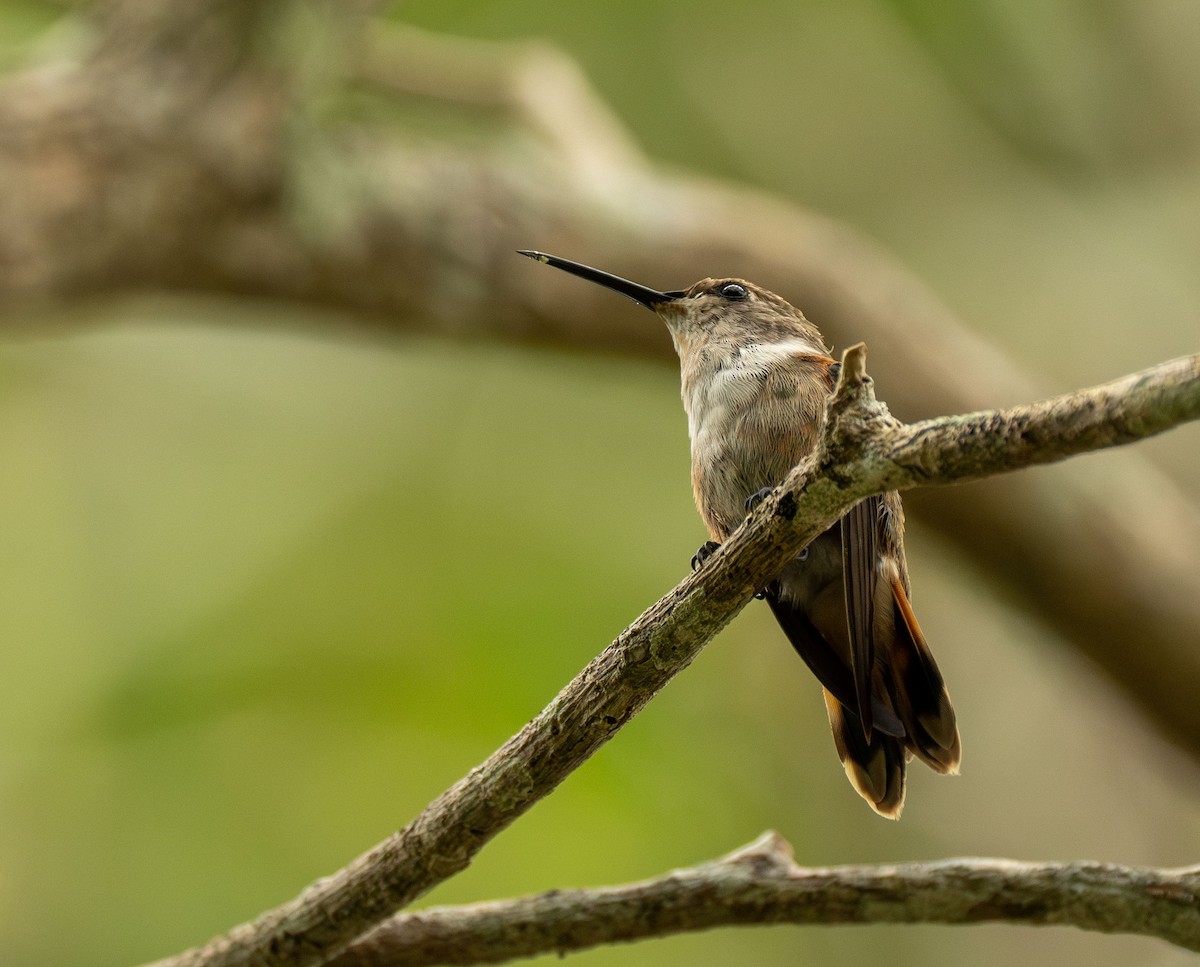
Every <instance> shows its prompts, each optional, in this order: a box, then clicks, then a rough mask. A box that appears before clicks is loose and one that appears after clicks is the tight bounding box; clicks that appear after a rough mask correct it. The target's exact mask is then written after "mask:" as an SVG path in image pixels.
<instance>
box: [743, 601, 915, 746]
mask: <svg viewBox="0 0 1200 967" xmlns="http://www.w3.org/2000/svg"><path fill="white" fill-rule="evenodd" d="M765 597H766V600H767V604H769V605H770V606H771V612H772V613H773V614H774V615H775V620H776V621H778V622H779V627H780V628H782V629H783V633H784V634H785V635H787V639H788V641H790V642H791V644H792V647H793V648H795V649H796V653H797V654H798V655H799V656H800V657H801V658H803V659H804V664H806V665H807V666H808V668H809V671H811V672H812V673H813V674H814V675H815V676H816V678H817V681H819V682H820V683H821V684H822V685H823V686H824V687H825V690H826V691H828V692H830V693H831V694H832V695H833V697H834V698H836V699H837V700H838V701H839V702H840V703H841V704H842V705H844V706H845V707H846V709H847V711H849V712H851V714H852V715H853V716H854V717H855V718H857V717H858V716H857V711H856V710H857V708H858V701H857V697H856V694H855V690H854V678H853V676H852V675H851V672H850V667H849V666H848V665H847V664H846V661H845V659H844V658H842V657H841V656H840V655H839V654H838V653H837V651H836V650H835V649H834V647H833V646H832V645H831V644H830V643H829V642H828V641H826V640H825V638H824V636H823V635H822V634H821V632H819V631H818V630H817V629H816V626H815V625H813V623H812V621H811V620H810V619H809V617H808V615H806V614H805V613H804V611H803V610H801V609H800V608H798V607H796V606H795V605H794V604H792V603H791V602H790V601H786V600H784V599H782V598H781V597H780V595H779V590H778V582H773V583H772V585H771V586H770V587H769V588H767V593H766V595H765ZM868 694H869V695H870V699H869V708H870V710H871V720H872V722H873V725H874V730H875V731H879V732H883V733H884V734H885V735H890V736H893V737H895V738H904V735H905V732H904V725H903V724H902V723H901V722H900V719H898V718H897V717H896V713H895V712H893V711H892V710H891V709H890V708H888V707H887V706H886V705H885V704H884V703H883V702H882V701H880V699H879V698H878V697H877V696H876V695H873V694H871V693H870V692H868ZM860 731H861V729H860Z"/></svg>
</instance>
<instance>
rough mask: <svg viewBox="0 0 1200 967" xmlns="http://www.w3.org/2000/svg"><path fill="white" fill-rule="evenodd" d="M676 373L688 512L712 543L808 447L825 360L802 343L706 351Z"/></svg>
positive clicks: (820, 402)
mask: <svg viewBox="0 0 1200 967" xmlns="http://www.w3.org/2000/svg"><path fill="white" fill-rule="evenodd" d="M688 357H689V358H687V359H686V360H685V361H684V363H683V367H682V373H683V393H682V395H683V406H684V409H685V410H686V411H687V417H688V433H689V435H690V437H691V443H692V484H693V488H694V491H695V496H696V505H697V507H698V508H699V509H700V514H701V516H702V517H703V518H704V521H705V523H706V524H707V526H708V529H709V532H710V533H711V534H712V535H713V537H714V538H715V539H716V540H724V539H725V538H726V537H727V536H728V535H729V533H730V532H731V531H733V529H734V528H736V527H737V525H738V524H739V523H740V522H741V521H742V519H743V518H744V517H745V515H746V507H745V504H746V498H747V497H749V496H751V495H752V494H755V493H758V492H759V491H760V490H762V489H763V488H764V487H773V486H775V485H776V484H778V483H779V482H780V481H781V480H782V479H783V478H784V477H785V476H786V475H787V473H788V471H789V470H791V468H792V467H794V466H795V465H796V464H797V463H799V462H800V461H801V460H802V459H803V458H804V457H805V456H807V455H808V454H809V453H811V452H812V450H813V447H814V446H815V445H816V440H817V429H818V425H819V420H820V418H821V413H822V411H823V408H824V403H825V398H826V397H827V396H828V395H829V392H830V380H829V376H828V371H829V366H830V364H832V363H833V360H832V359H831V358H830V357H829V356H828V355H827V354H826V352H825V350H824V347H818V346H817V345H815V344H813V343H811V342H809V341H808V340H804V339H786V340H783V341H780V342H761V343H755V342H752V343H742V344H740V345H736V344H735V345H727V346H715V345H711V344H710V345H708V346H705V347H703V348H701V349H699V350H697V351H696V352H693V353H689V354H688Z"/></svg>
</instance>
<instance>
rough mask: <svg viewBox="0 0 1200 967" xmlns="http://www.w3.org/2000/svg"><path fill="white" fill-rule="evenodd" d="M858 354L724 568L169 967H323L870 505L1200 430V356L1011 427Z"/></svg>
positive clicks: (1047, 406) (549, 786) (688, 581)
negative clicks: (383, 831) (347, 855)
mask: <svg viewBox="0 0 1200 967" xmlns="http://www.w3.org/2000/svg"><path fill="white" fill-rule="evenodd" d="M865 358H866V353H865V348H864V347H862V346H861V345H859V346H855V347H852V348H851V349H850V350H847V352H846V354H845V355H844V357H843V365H842V371H841V376H840V378H839V382H838V386H837V388H836V390H835V393H834V396H833V397H832V399H831V402H830V405H829V409H828V414H827V422H826V426H825V428H824V431H823V434H822V442H821V446H820V447H819V448H818V452H817V454H816V455H815V456H814V457H813V458H811V459H809V460H807V461H805V463H803V464H801V465H800V466H799V467H797V468H796V469H795V470H794V471H792V473H791V474H790V475H789V476H788V479H787V480H786V481H785V482H784V484H783V485H782V486H781V487H780V488H778V489H777V490H776V491H775V493H774V494H773V495H772V496H771V497H769V498H768V499H767V500H766V501H764V502H763V504H762V505H760V507H759V508H758V509H757V510H756V511H755V512H754V513H753V514H752V515H751V516H750V517H749V518H748V519H747V520H746V522H745V523H743V525H742V526H741V527H740V528H738V530H737V531H736V532H735V533H734V534H733V535H732V536H731V537H730V539H729V540H728V541H727V542H726V543H725V544H724V545H723V546H722V547H721V548H720V550H719V551H718V552H717V553H716V554H714V555H713V556H712V558H710V561H709V563H708V564H706V566H705V567H703V568H701V569H700V570H699V571H698V572H695V573H693V574H691V575H689V576H688V577H687V578H685V579H684V580H683V581H682V582H681V583H680V584H679V585H678V586H677V587H676V588H675V589H674V590H673V591H671V592H670V593H669V594H667V595H666V596H665V597H664V598H662V599H661V600H660V601H658V602H656V603H655V604H654V605H653V606H651V607H650V608H649V609H648V610H647V611H645V612H644V613H643V614H642V615H641V617H639V618H638V619H637V620H636V621H635V622H634V623H633V624H632V625H630V626H629V627H628V628H627V629H626V630H625V631H624V632H622V634H621V635H620V636H619V637H618V638H617V639H616V641H614V642H613V643H612V644H611V645H610V646H609V647H608V648H606V649H605V650H604V651H603V652H602V653H601V654H600V655H599V656H598V657H597V658H595V659H594V660H593V661H592V662H591V663H590V664H589V665H588V666H587V667H586V668H585V669H584V670H583V671H582V672H581V673H580V674H579V675H578V676H577V677H576V678H575V679H574V680H573V681H572V682H571V683H570V684H568V685H567V686H566V687H565V688H564V689H563V690H562V691H561V692H560V693H559V694H558V695H557V696H556V697H555V698H554V700H553V701H552V702H551V703H550V704H549V705H548V706H547V707H546V708H545V709H544V710H543V711H542V712H541V713H540V714H539V715H538V716H537V717H536V718H534V719H533V720H532V721H531V722H530V723H529V724H528V725H526V726H525V727H524V728H523V729H521V731H520V732H518V733H517V734H516V735H515V736H513V737H512V738H511V739H509V740H508V742H506V743H505V744H504V745H503V746H502V747H501V748H500V749H498V750H497V751H496V752H495V753H494V754H493V755H492V756H491V757H490V758H489V759H488V760H487V761H486V762H484V763H483V764H482V765H480V766H478V767H477V768H475V769H473V770H472V771H471V772H470V773H469V774H468V775H467V776H466V777H465V778H463V779H462V780H460V781H459V782H458V783H456V784H455V785H454V786H453V787H451V788H450V789H449V790H447V791H446V792H445V793H443V794H442V795H441V796H439V797H438V798H437V799H436V800H434V801H433V802H432V803H431V804H430V805H429V806H428V807H426V809H425V810H424V811H423V812H422V813H421V814H420V815H419V816H418V817H417V818H416V819H415V820H413V821H412V822H411V823H410V824H409V825H408V826H406V827H405V828H404V829H402V830H400V831H399V832H398V833H396V834H394V835H393V836H391V837H390V838H388V839H387V840H385V841H384V842H383V843H381V844H380V845H378V846H377V847H375V848H374V849H373V850H371V851H370V852H369V853H366V854H364V855H363V856H361V857H359V858H358V859H357V860H355V861H354V862H352V863H351V864H350V865H349V866H347V867H346V868H345V869H343V870H341V871H339V872H338V873H336V874H334V875H333V876H331V877H328V878H327V879H324V880H321V881H319V882H317V883H315V884H313V885H312V886H311V887H309V888H308V889H307V890H306V891H305V892H304V893H303V894H301V895H300V896H299V897H297V898H296V899H295V900H292V901H291V902H289V903H287V904H285V905H283V906H281V907H279V908H278V909H276V910H272V911H269V912H268V913H265V914H263V915H262V916H261V917H259V918H258V919H257V920H255V921H254V922H252V923H248V924H244V925H242V926H240V927H237V928H235V929H234V930H232V931H230V932H229V933H228V934H225V935H223V936H221V937H218V938H216V939H214V940H212V941H211V942H210V943H208V944H207V945H205V946H204V947H201V948H196V949H193V950H190V951H187V952H185V953H183V954H180V955H179V956H177V957H173V958H170V959H169V960H166V961H163V962H161V967H168V965H169V967H198V965H201V964H203V965H207V967H215V965H221V967H232V965H297V967H299V965H315V964H320V963H323V962H325V961H327V960H328V959H329V958H330V957H332V956H334V955H335V954H337V953H339V952H340V951H342V950H344V949H345V948H346V947H347V946H348V945H349V944H350V943H351V942H352V941H353V940H354V939H355V938H356V937H359V936H361V935H362V934H363V933H365V932H366V931H367V930H369V929H371V928H372V927H374V926H376V925H377V924H379V923H380V922H382V921H383V920H385V919H386V918H387V917H389V916H391V915H392V914H393V913H395V912H396V911H397V910H399V909H401V908H402V907H404V906H406V905H407V904H408V903H411V902H412V901H413V900H414V899H416V898H417V897H419V896H421V895H422V894H424V893H426V892H427V891H429V890H430V889H432V888H433V887H434V886H436V885H437V884H439V883H441V882H442V881H444V880H446V879H447V878H449V877H450V876H452V875H454V874H455V873H457V872H459V871H460V870H462V869H464V868H465V867H466V866H467V865H468V864H469V863H470V862H471V860H472V859H473V858H474V856H475V854H476V853H478V852H479V850H481V849H482V848H483V846H484V845H485V844H486V843H487V842H488V841H489V840H491V839H492V837H494V836H495V835H496V834H498V833H499V832H500V831H502V830H503V829H505V828H506V827H507V826H508V825H509V824H510V823H512V822H513V821H514V820H515V819H517V818H518V817H519V816H520V815H522V814H523V813H524V812H525V811H526V810H528V809H529V808H530V807H531V806H532V805H533V804H534V803H536V802H537V801H538V800H540V799H542V798H543V797H545V796H546V795H548V794H549V793H550V792H551V791H552V790H553V789H554V788H555V787H556V786H557V785H558V784H559V783H560V782H562V780H563V779H565V778H566V777H567V776H568V775H570V773H571V772H572V771H573V770H574V769H576V768H577V767H578V766H579V765H580V764H582V763H583V762H584V761H585V760H586V759H587V758H588V757H589V756H591V755H592V754H593V753H594V752H596V751H597V750H598V749H599V748H600V747H601V746H602V745H604V743H606V742H607V741H608V740H609V739H610V738H612V736H613V735H615V734H616V732H617V731H618V730H619V729H620V728H621V726H623V725H624V724H625V723H626V722H627V721H629V719H630V718H632V717H633V716H634V715H636V714H637V713H638V711H640V710H641V709H642V707H643V706H645V704H646V703H647V702H649V701H650V699H651V698H653V697H654V695H655V694H657V692H658V691H659V690H660V689H661V688H662V687H663V686H664V685H666V683H667V682H668V681H670V680H671V678H672V677H674V676H675V675H676V674H678V673H679V672H680V671H682V670H683V669H684V668H686V667H687V666H688V665H689V664H690V663H691V662H692V660H693V659H694V658H695V657H696V655H697V654H698V653H699V652H700V650H701V649H702V648H703V647H704V645H705V644H707V643H708V642H709V641H710V640H711V639H712V638H713V637H714V636H715V635H716V634H717V633H718V632H719V631H720V630H721V629H722V628H724V627H725V625H726V624H728V623H729V621H730V620H732V618H733V617H734V616H735V615H736V614H737V613H738V612H739V611H740V610H741V609H742V608H743V607H744V606H745V604H746V603H747V602H748V601H749V600H750V599H751V597H752V596H753V595H754V593H755V592H756V591H757V590H758V589H759V588H761V587H763V586H764V585H765V584H766V583H767V582H768V581H769V580H770V579H771V577H773V576H774V575H775V574H777V573H778V572H779V570H780V568H781V567H782V566H783V565H784V563H786V562H787V561H788V560H790V559H791V558H792V557H793V556H795V555H796V554H797V553H798V552H799V550H800V549H801V548H802V547H803V546H804V545H805V544H807V543H808V542H809V541H811V540H812V539H813V538H815V537H816V536H817V535H818V534H820V533H822V532H823V531H824V530H825V529H826V528H828V527H829V526H830V525H831V524H833V523H834V521H836V520H837V519H838V518H839V517H840V516H841V515H842V514H843V513H845V511H846V510H847V509H848V508H849V507H850V506H852V505H853V504H854V503H855V502H856V501H858V500H859V499H861V498H862V497H864V496H867V495H868V494H871V493H880V492H882V491H884V490H888V489H893V488H897V487H900V488H903V487H909V486H921V485H928V484H931V483H935V482H936V483H950V482H953V481H955V480H962V479H972V478H976V477H980V476H983V475H986V474H992V473H1004V472H1006V471H1010V470H1016V469H1020V468H1023V467H1028V466H1033V465H1035V464H1043V463H1049V462H1052V461H1055V460H1061V459H1063V458H1064V457H1067V456H1070V455H1072V454H1075V453H1079V452H1081V451H1083V450H1086V449H1098V448H1100V447H1107V446H1114V445H1117V444H1120V443H1125V442H1129V441H1130V440H1132V439H1137V438H1140V437H1143V436H1150V435H1152V434H1155V433H1159V432H1162V431H1163V430H1165V429H1168V428H1169V427H1171V426H1175V425H1177V424H1179V423H1181V422H1184V421H1186V420H1193V419H1196V418H1198V417H1200V355H1198V356H1191V357H1186V358H1184V359H1179V360H1175V361H1172V362H1168V363H1164V364H1162V365H1160V366H1157V367H1155V368H1153V369H1150V370H1146V371H1145V372H1143V373H1140V374H1137V375H1135V376H1130V377H1126V378H1125V379H1122V380H1118V381H1116V382H1114V383H1110V384H1107V385H1104V386H1099V387H1095V388H1094V389H1091V390H1085V391H1081V392H1078V393H1071V394H1067V395H1066V396H1061V397H1056V398H1055V399H1052V400H1048V401H1046V402H1043V403H1036V404H1032V405H1029V406H1022V407H1012V408H1009V409H1007V410H1004V411H1002V412H994V413H980V414H975V415H973V416H969V417H949V418H945V419H942V420H930V421H927V422H925V423H921V424H917V425H916V426H912V427H910V426H905V425H903V424H900V423H898V422H897V421H895V420H894V419H893V418H892V417H891V416H890V415H889V414H888V412H887V408H886V407H885V406H883V405H882V404H880V403H878V402H877V401H876V400H875V397H874V392H873V387H872V383H871V380H870V378H869V377H868V376H867V375H866V369H865Z"/></svg>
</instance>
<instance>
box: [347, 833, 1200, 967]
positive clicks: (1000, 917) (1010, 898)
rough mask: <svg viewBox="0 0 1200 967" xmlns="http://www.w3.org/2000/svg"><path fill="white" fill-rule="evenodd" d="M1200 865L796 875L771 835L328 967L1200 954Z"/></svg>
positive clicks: (430, 932)
mask: <svg viewBox="0 0 1200 967" xmlns="http://www.w3.org/2000/svg"><path fill="white" fill-rule="evenodd" d="M1198 899H1200V867H1198V866H1193V867H1188V868H1186V869H1178V870H1155V869H1145V868H1136V867H1127V866H1115V865H1112V864H1108V863H1021V862H1017V861H1015V860H997V859H953V860H941V861H938V862H933V863H903V864H900V865H896V866H836V867H832V868H827V869H806V868H804V867H801V866H798V865H797V864H796V862H795V860H794V859H793V856H792V848H791V846H790V844H788V842H787V841H786V840H785V839H783V837H782V836H780V835H779V834H778V833H774V832H768V833H765V834H763V835H762V836H761V837H759V839H757V840H756V841H755V842H753V843H751V844H749V845H748V846H745V847H743V848H742V849H740V850H737V851H736V852H734V853H730V854H729V855H728V856H725V857H722V858H721V859H718V860H713V861H710V862H708V863H703V864H700V865H699V866H693V867H689V868H687V869H682V870H674V871H672V872H671V873H668V874H667V875H666V876H662V877H657V878H655V879H652V880H644V881H642V882H640V883H630V884H626V885H623V886H615V887H605V888H601V889H592V890H551V891H550V892H548V893H541V894H538V895H536V896H527V897H521V898H519V899H513V900H502V901H498V902H492V903H479V904H472V905H470V906H458V907H434V908H431V909H428V910H422V911H420V912H419V913H409V914H404V915H402V916H399V917H396V918H394V919H392V920H389V921H388V922H387V923H385V924H384V925H383V926H381V927H379V928H378V929H377V930H374V931H372V932H371V933H370V934H368V935H367V936H365V937H363V938H362V939H361V940H359V941H357V942H356V943H355V944H354V945H353V946H351V947H350V948H349V949H348V950H346V951H345V952H344V953H343V954H341V955H339V956H337V957H335V958H334V959H333V960H331V961H330V962H329V965H330V967H383V965H386V964H405V965H406V967H424V965H431V964H496V963H501V962H503V961H506V960H513V959H516V958H518V957H532V956H534V955H536V954H543V953H549V952H551V951H556V952H558V953H559V954H565V953H569V952H573V951H578V950H584V949H586V948H588V947H595V946H598V945H600V944H608V943H617V942H628V941H632V940H641V939H645V938H648V937H666V936H670V935H672V934H677V933H685V932H691V931H697V930H708V929H710V928H712V927H729V926H749V925H752V924H780V923H790V924H818V923H820V924H835V923H945V924H968V923H987V922H996V921H1000V922H1004V923H1011V924H1027V925H1032V926H1070V927H1078V928H1079V929H1081V930H1095V931H1100V932H1102V933H1133V934H1143V935H1145V936H1151V937H1159V938H1161V939H1163V940H1166V941H1169V942H1170V943H1173V944H1177V945H1179V946H1181V947H1186V948H1187V949H1189V950H1200V903H1198Z"/></svg>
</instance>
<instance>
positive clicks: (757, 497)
mask: <svg viewBox="0 0 1200 967" xmlns="http://www.w3.org/2000/svg"><path fill="white" fill-rule="evenodd" d="M774 491H775V488H774V487H763V489H762V490H760V491H759V492H758V493H756V494H751V495H750V496H749V497H747V498H746V513H747V514H748V513H750V512H751V511H752V510H754V508H755V507H757V506H758V505H759V504H761V503H762V502H763V501H764V500H766V499H767V498H768V497H770V496H771V494H772V493H774Z"/></svg>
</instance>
